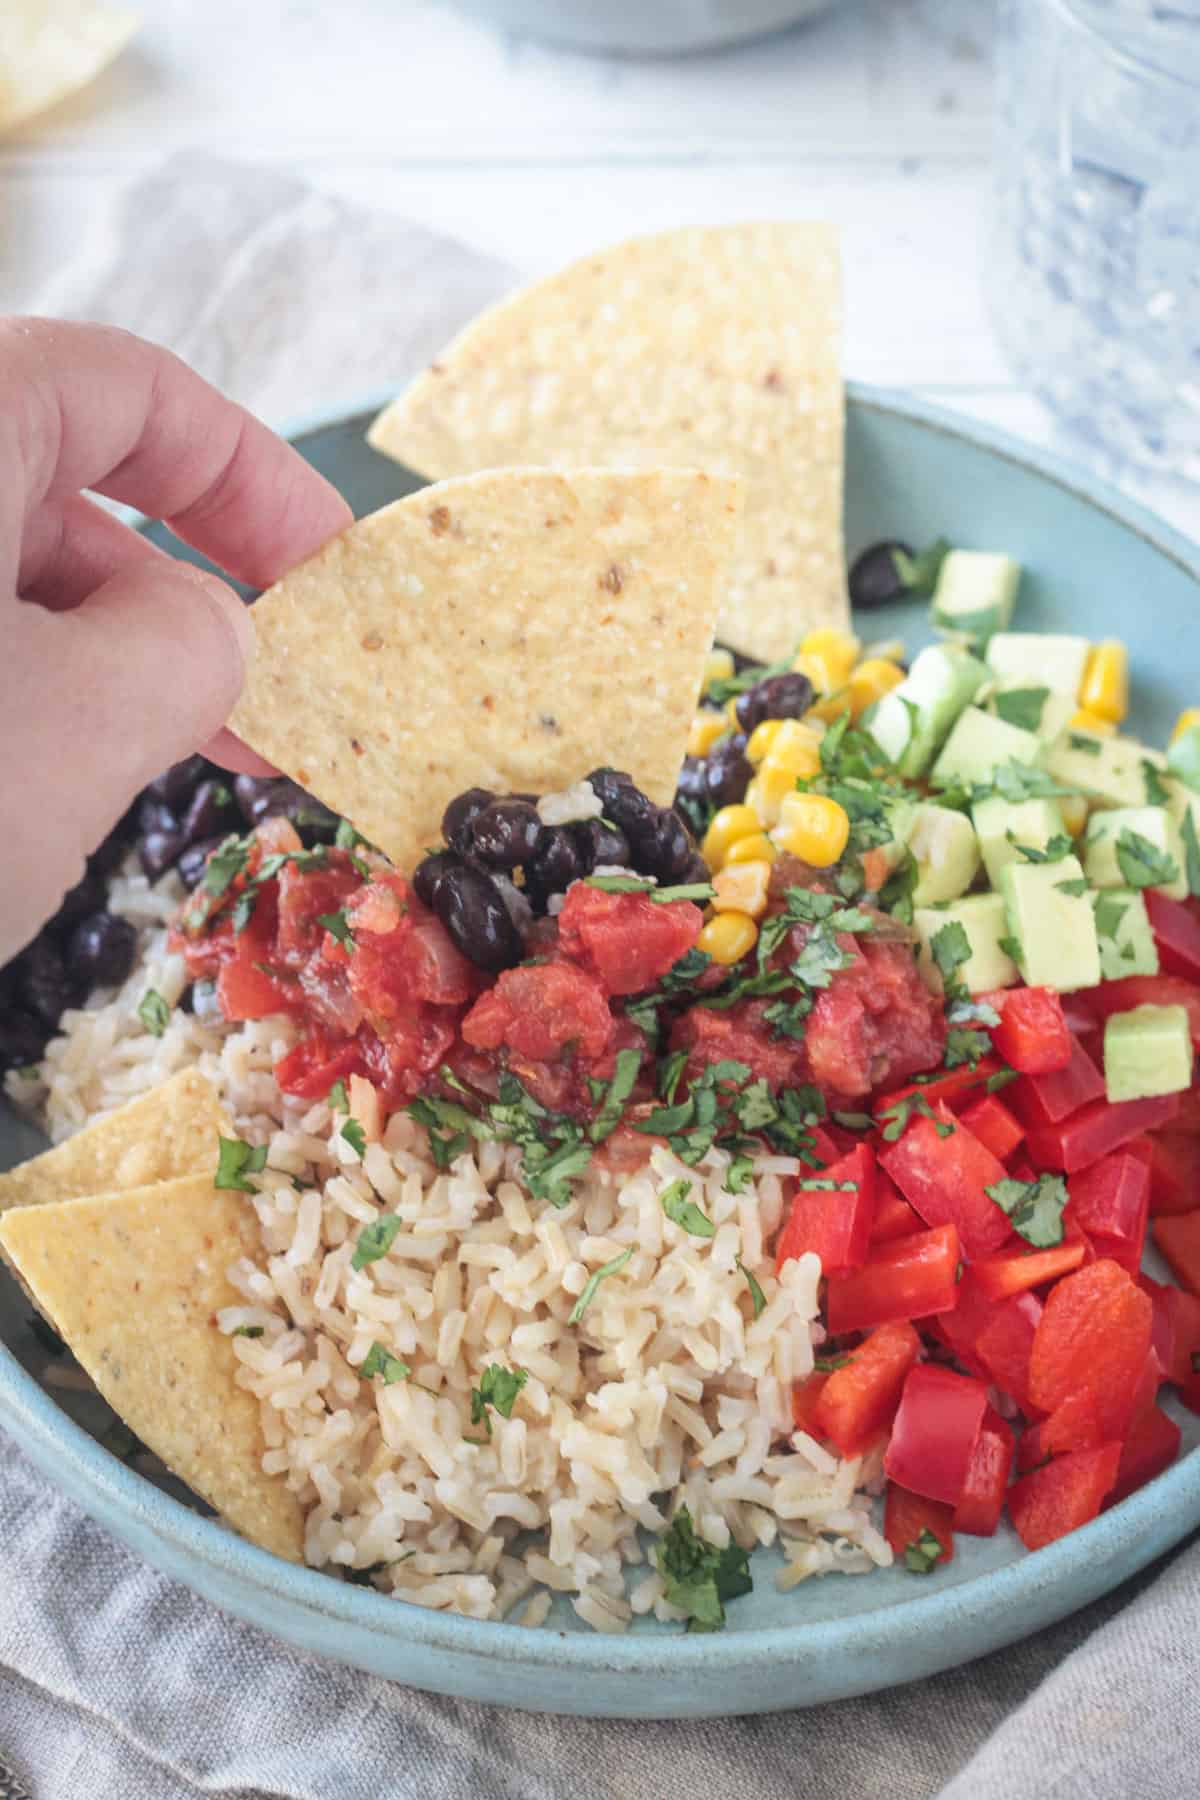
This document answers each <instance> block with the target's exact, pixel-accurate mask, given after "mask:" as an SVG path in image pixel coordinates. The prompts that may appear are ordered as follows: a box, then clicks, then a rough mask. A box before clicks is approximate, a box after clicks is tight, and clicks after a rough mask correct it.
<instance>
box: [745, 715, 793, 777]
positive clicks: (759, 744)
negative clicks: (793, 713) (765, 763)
mask: <svg viewBox="0 0 1200 1800" xmlns="http://www.w3.org/2000/svg"><path fill="white" fill-rule="evenodd" d="M787 723H788V721H787V720H786V719H764V720H763V721H762V723H761V725H756V726H755V727H754V730H753V731H752V732H751V733H750V736H749V737H748V738H747V740H746V761H747V762H752V763H753V764H754V765H755V767H756V768H757V766H758V764H759V763H760V762H761V761H762V759H763V757H764V756H769V755H770V754H771V746H772V745H773V744H774V742H775V739H776V738H777V737H778V735H779V733H780V731H781V729H782V728H783V726H784V725H786V724H787Z"/></svg>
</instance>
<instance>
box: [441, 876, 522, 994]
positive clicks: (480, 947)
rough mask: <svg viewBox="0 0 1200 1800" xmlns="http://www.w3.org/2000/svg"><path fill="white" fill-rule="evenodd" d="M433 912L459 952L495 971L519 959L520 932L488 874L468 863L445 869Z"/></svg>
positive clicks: (477, 963)
mask: <svg viewBox="0 0 1200 1800" xmlns="http://www.w3.org/2000/svg"><path fill="white" fill-rule="evenodd" d="M434 911H435V912H436V913H437V916H438V918H439V919H440V920H441V921H442V924H443V925H444V926H445V927H446V930H447V931H448V932H449V933H450V936H451V938H452V939H453V940H454V942H455V944H457V946H458V948H459V949H460V950H461V951H462V953H463V955H464V956H465V957H466V958H467V959H468V960H469V961H470V962H473V963H474V964H475V966H476V968H479V969H487V970H488V971H489V972H491V973H493V974H495V973H498V972H499V971H500V970H501V969H511V968H512V967H513V965H514V964H515V963H519V962H520V960H521V956H522V952H523V945H522V943H521V934H520V932H519V931H518V930H517V928H516V926H515V925H514V924H513V922H512V919H511V918H510V916H509V911H508V908H507V906H506V905H505V904H504V900H503V897H502V896H501V895H500V893H499V892H498V891H497V889H496V884H495V883H494V882H493V880H492V879H491V876H490V875H487V874H485V872H484V871H483V870H482V869H477V868H475V867H474V865H473V864H471V863H459V865H458V867H457V868H453V869H448V870H447V871H446V873H445V875H444V876H443V877H442V879H441V881H440V882H439V883H438V886H437V891H436V893H435V896H434Z"/></svg>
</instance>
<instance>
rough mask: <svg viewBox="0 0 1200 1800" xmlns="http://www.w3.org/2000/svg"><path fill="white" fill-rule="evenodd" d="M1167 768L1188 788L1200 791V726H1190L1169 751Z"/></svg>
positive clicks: (1181, 733) (1182, 732)
mask: <svg viewBox="0 0 1200 1800" xmlns="http://www.w3.org/2000/svg"><path fill="white" fill-rule="evenodd" d="M1167 767H1168V769H1170V771H1171V773H1172V775H1177V776H1178V777H1179V779H1180V781H1184V782H1186V783H1187V785H1188V787H1190V788H1196V789H1198V790H1200V725H1189V726H1187V728H1186V729H1185V730H1183V731H1181V732H1180V734H1179V736H1178V737H1177V738H1176V739H1175V741H1174V742H1173V743H1172V744H1171V745H1170V747H1169V749H1168V750H1167Z"/></svg>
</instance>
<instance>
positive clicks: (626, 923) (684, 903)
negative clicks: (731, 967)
mask: <svg viewBox="0 0 1200 1800" xmlns="http://www.w3.org/2000/svg"><path fill="white" fill-rule="evenodd" d="M703 923H704V915H703V914H702V912H701V911H700V908H699V907H698V906H693V904H692V902H691V901H690V900H671V901H668V902H667V903H666V904H665V905H660V904H657V903H656V902H655V901H653V900H651V899H650V898H649V896H648V895H646V894H608V893H605V892H604V890H603V889H602V888H594V887H589V886H588V884H587V882H585V881H577V882H575V884H574V885H573V886H572V887H571V888H569V889H568V890H567V897H566V901H565V902H564V904H563V909H562V911H561V912H560V913H559V915H558V941H559V946H560V948H561V950H562V953H563V955H564V956H569V957H572V958H575V959H576V960H578V961H579V962H582V963H583V964H584V965H585V966H589V967H591V968H592V969H594V971H595V973H596V974H597V975H598V976H599V978H600V980H601V982H602V983H603V985H604V989H605V992H606V993H609V994H641V993H644V992H645V990H646V989H647V988H652V987H654V985H655V984H656V983H657V982H659V981H661V980H662V978H663V976H664V975H665V974H666V973H667V970H668V969H670V968H672V967H674V965H675V964H676V963H677V962H678V961H679V959H680V957H681V956H686V955H687V953H688V951H689V950H691V949H692V948H693V946H694V945H695V942H696V939H697V938H698V937H699V936H700V927H701V925H702V924H703Z"/></svg>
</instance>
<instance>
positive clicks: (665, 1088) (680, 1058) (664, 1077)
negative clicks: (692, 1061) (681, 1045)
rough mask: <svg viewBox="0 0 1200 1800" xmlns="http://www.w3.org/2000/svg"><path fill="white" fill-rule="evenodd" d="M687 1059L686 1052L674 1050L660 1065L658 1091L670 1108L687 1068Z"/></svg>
mask: <svg viewBox="0 0 1200 1800" xmlns="http://www.w3.org/2000/svg"><path fill="white" fill-rule="evenodd" d="M687 1059H688V1053H687V1051H686V1050H672V1052H671V1054H670V1056H666V1057H664V1058H663V1060H662V1062H661V1063H660V1065H659V1070H658V1091H659V1093H660V1094H661V1095H662V1097H663V1099H664V1100H665V1101H666V1103H667V1105H668V1106H670V1105H671V1104H672V1103H673V1102H674V1099H675V1091H676V1089H677V1088H678V1086H679V1080H680V1077H681V1075H682V1074H683V1071H684V1070H685V1069H686V1068H687Z"/></svg>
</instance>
